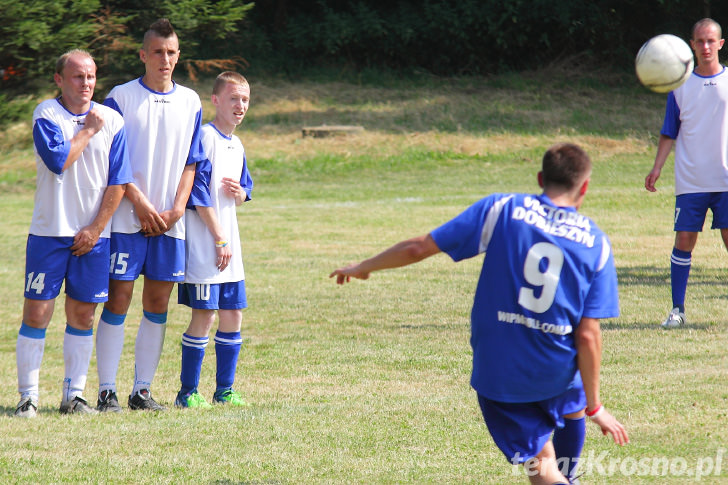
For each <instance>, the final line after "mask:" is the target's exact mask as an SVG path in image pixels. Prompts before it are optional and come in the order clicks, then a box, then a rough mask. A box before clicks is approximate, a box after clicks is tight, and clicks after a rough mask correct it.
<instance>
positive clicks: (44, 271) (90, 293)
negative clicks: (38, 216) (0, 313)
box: [24, 234, 109, 303]
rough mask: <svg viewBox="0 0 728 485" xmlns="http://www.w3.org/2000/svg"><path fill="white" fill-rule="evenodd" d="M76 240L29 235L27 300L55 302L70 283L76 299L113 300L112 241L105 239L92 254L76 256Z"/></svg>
mask: <svg viewBox="0 0 728 485" xmlns="http://www.w3.org/2000/svg"><path fill="white" fill-rule="evenodd" d="M71 246H73V238H72V237H47V236H34V235H32V234H31V235H29V236H28V242H27V244H26V246H25V293H24V295H25V297H26V298H29V299H31V300H52V299H54V298H56V297H57V296H58V294H59V293H60V292H61V285H62V284H63V282H64V280H65V282H66V294H67V295H68V296H70V297H71V298H73V299H74V300H78V301H83V302H87V303H100V302H104V301H106V300H108V299H109V274H108V273H107V272H106V271H107V268H108V264H109V238H107V237H101V238H99V240H98V241H97V242H96V245H95V246H94V247H93V249H92V250H91V251H89V252H88V253H86V254H84V255H83V256H74V255H73V254H71V251H70V250H69V248H70V247H71Z"/></svg>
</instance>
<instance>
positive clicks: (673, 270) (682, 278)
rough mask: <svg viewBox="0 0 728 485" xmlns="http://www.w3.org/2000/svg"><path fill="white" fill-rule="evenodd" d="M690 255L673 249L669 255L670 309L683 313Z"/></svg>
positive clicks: (690, 260)
mask: <svg viewBox="0 0 728 485" xmlns="http://www.w3.org/2000/svg"><path fill="white" fill-rule="evenodd" d="M691 263H692V258H691V253H689V252H687V251H680V250H679V249H677V248H673V250H672V254H671V255H670V281H671V283H672V307H673V308H675V307H677V308H679V309H680V311H681V312H684V311H685V291H686V290H687V287H688V277H689V276H690V265H691Z"/></svg>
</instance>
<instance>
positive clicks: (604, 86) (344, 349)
mask: <svg viewBox="0 0 728 485" xmlns="http://www.w3.org/2000/svg"><path fill="white" fill-rule="evenodd" d="M552 78H553V76H551V77H548V76H545V75H544V76H543V77H538V75H537V74H530V75H528V76H523V77H513V76H512V75H509V76H504V77H503V78H493V79H487V80H478V79H460V80H458V79H455V80H442V81H440V80H429V81H427V82H423V83H422V84H417V85H414V86H412V87H409V88H408V87H407V86H403V85H398V84H395V85H393V86H392V87H387V86H371V85H365V86H360V85H352V84H345V83H333V82H332V83H321V84H313V83H306V82H301V83H297V84H291V83H276V82H271V83H270V84H266V81H265V80H253V82H252V87H253V104H252V107H251V109H250V112H249V114H248V117H249V118H248V119H247V120H246V122H245V124H244V127H243V128H242V129H241V130H239V134H240V135H241V137H242V139H243V141H244V143H245V145H246V148H247V150H248V154H249V163H250V164H251V170H252V172H253V176H254V178H255V182H256V189H255V192H254V194H253V195H254V198H253V201H252V202H250V203H246V204H245V205H244V207H243V209H242V210H240V211H239V220H240V225H241V237H242V241H243V253H244V259H245V265H246V283H247V287H248V291H249V295H248V297H249V304H250V308H248V309H247V310H245V312H244V319H243V335H244V338H245V344H244V348H243V351H242V354H241V359H240V362H239V366H238V381H237V385H236V387H237V389H238V390H239V391H240V392H241V393H242V394H243V396H244V397H245V398H246V400H248V401H250V402H252V403H253V406H252V407H250V408H246V409H230V408H220V407H216V408H214V409H212V410H210V411H208V412H194V411H192V412H190V411H189V410H188V411H180V410H176V409H170V410H169V411H168V412H166V413H163V414H160V415H147V414H138V413H131V412H129V411H125V412H124V413H122V414H121V415H116V416H98V417H81V418H79V417H68V416H60V415H59V414H58V413H57V411H56V408H57V406H58V404H59V400H60V389H61V381H62V377H63V362H62V339H63V327H64V321H65V320H64V316H63V299H62V298H60V299H59V301H58V303H57V305H56V312H55V315H54V317H53V321H52V323H51V326H50V328H49V330H48V338H47V344H46V350H45V356H44V361H43V367H42V369H41V415H40V417H39V418H38V419H36V420H32V421H23V420H16V419H14V418H12V417H11V414H12V412H13V410H14V407H15V404H16V402H17V394H16V392H15V389H16V371H15V355H14V349H15V339H16V336H17V330H18V326H19V324H20V319H21V313H22V285H23V277H22V274H23V264H24V243H25V237H26V232H27V227H28V224H29V222H30V217H31V214H32V204H33V190H32V185H31V184H30V182H31V181H32V174H33V171H34V164H33V160H32V152H31V151H30V150H29V149H28V148H27V146H26V147H23V146H20V147H19V148H18V149H16V150H14V151H13V152H12V154H11V156H10V157H7V158H6V157H4V159H3V160H2V161H0V185H1V186H2V188H3V194H4V195H3V197H2V198H0V211H2V213H3V214H4V216H3V218H2V220H0V291H2V294H4V295H5V298H4V300H3V301H4V305H2V306H0V318H1V319H2V321H3V322H4V323H5V324H4V325H3V326H2V327H0V328H1V329H0V389H3V392H2V393H1V394H0V423H1V425H2V429H3V431H4V438H3V444H4V446H3V447H2V450H0V479H2V480H3V481H4V482H10V483H28V482H30V483H49V482H56V483H77V482H83V483H98V482H103V481H106V480H110V481H112V482H115V483H133V482H136V481H143V482H150V483H180V482H182V483H187V482H202V483H220V484H225V483H392V482H396V483H403V482H409V483H493V484H503V483H514V482H515V483H519V482H521V483H525V479H524V478H522V477H521V478H519V477H518V476H517V475H514V474H513V471H512V468H511V466H510V465H509V464H508V463H507V462H506V461H505V459H504V458H503V457H502V455H501V454H500V452H499V451H498V450H497V449H496V448H495V446H494V445H493V443H492V442H491V439H490V437H489V435H488V432H487V429H486V428H485V425H484V424H483V422H482V418H481V416H480V412H479V409H478V406H477V401H476V399H475V395H474V392H473V391H472V390H471V389H470V388H469V385H468V381H469V373H470V359H471V352H470V347H469V343H468V338H469V324H468V314H469V309H470V305H471V299H472V293H473V290H474V287H475V280H476V278H477V275H478V273H479V271H480V263H481V261H480V258H475V259H474V260H470V261H467V262H463V263H459V264H454V263H452V262H451V261H450V260H449V259H448V258H446V257H445V256H443V255H438V256H436V257H433V258H431V259H429V260H426V261H424V262H422V263H420V264H418V265H415V266H411V267H408V268H402V269H399V270H394V271H385V272H381V273H377V274H374V275H373V276H372V278H371V279H370V280H369V281H366V282H362V281H355V282H353V283H351V284H350V285H348V286H346V287H338V286H336V285H335V284H334V282H333V281H331V280H330V279H329V278H328V274H329V272H330V271H331V270H333V269H334V268H336V267H338V266H340V265H342V264H345V263H347V262H350V261H355V260H359V259H361V258H364V257H368V256H370V255H372V254H373V253H375V252H377V251H379V250H381V249H383V248H384V247H386V246H389V245H391V244H393V243H395V242H397V241H399V240H401V239H403V238H406V237H410V236H414V235H417V234H421V233H425V232H427V231H429V230H431V229H432V228H433V227H435V226H437V225H439V224H440V223H442V222H444V221H445V220H447V219H448V218H450V217H452V216H454V215H456V214H457V213H459V211H460V210H462V209H463V208H465V207H466V206H467V205H468V204H469V203H471V202H474V201H475V200H477V199H478V198H480V197H482V196H483V195H485V194H488V193H490V192H494V191H515V190H518V191H535V190H536V187H537V186H536V176H535V174H536V171H537V170H538V167H539V163H540V156H541V154H542V153H543V151H544V150H545V148H546V147H547V146H548V145H549V144H551V142H553V141H555V140H571V141H576V142H578V143H580V144H582V145H583V146H584V147H585V148H586V149H587V150H588V151H589V153H590V154H591V155H592V158H593V159H594V162H595V169H594V175H593V177H592V184H591V186H590V192H589V194H588V196H587V200H586V203H585V206H584V208H583V212H585V213H586V214H587V215H589V216H591V217H593V218H594V219H595V220H596V221H597V222H598V223H599V225H600V226H601V227H602V228H603V229H604V230H605V231H607V232H608V234H610V236H611V238H612V243H613V246H614V251H615V257H616V263H617V270H618V273H619V278H620V285H621V286H620V297H621V310H622V315H621V316H620V317H619V318H616V319H613V320H610V321H605V322H603V329H604V357H603V379H602V398H603V400H604V402H605V405H606V406H607V407H608V408H609V409H610V410H612V411H613V413H614V414H615V415H616V416H618V417H619V419H620V420H622V422H623V423H624V424H625V425H626V426H627V428H628V431H629V432H630V437H631V440H632V442H631V443H630V444H629V445H628V446H626V447H624V448H618V447H616V446H615V445H613V444H612V443H611V442H610V441H609V440H608V439H607V438H604V437H603V436H601V434H600V433H599V432H598V430H597V429H596V427H595V426H593V425H589V430H588V436H587V442H586V446H585V450H584V454H585V456H587V457H589V456H591V457H593V459H594V460H596V457H598V456H600V454H601V453H607V458H606V459H604V460H603V461H602V462H597V463H596V465H602V466H604V467H605V470H604V471H603V472H601V473H599V472H598V470H599V469H598V467H596V466H595V463H594V461H593V460H592V465H593V467H592V473H590V474H589V475H588V476H586V477H584V479H583V480H582V483H589V484H592V483H594V484H597V483H604V484H606V483H656V484H663V483H675V484H677V483H685V482H686V481H687V482H690V481H691V480H690V479H687V480H686V477H685V476H681V475H679V473H678V472H679V471H680V469H679V468H675V467H674V468H673V472H670V471H669V470H667V473H666V474H662V475H660V474H657V475H656V476H645V475H644V474H640V473H638V472H640V470H639V469H635V468H633V467H634V466H636V465H637V464H638V463H640V460H643V462H642V463H644V460H653V459H660V458H666V459H668V460H670V461H671V463H673V465H675V463H677V465H679V463H678V462H677V461H676V460H678V461H679V460H685V464H686V466H687V467H688V469H690V470H693V469H695V468H696V466H697V465H698V463H702V464H703V465H705V464H706V460H707V459H708V458H716V457H717V456H718V454H719V453H720V451H719V450H721V449H725V448H726V443H728V431H727V430H728V411H726V410H727V409H728V391H727V390H726V385H725V383H726V375H727V374H728V352H727V351H726V349H728V332H726V325H727V322H728V308H727V307H728V305H727V303H728V298H727V292H726V289H725V281H726V275H727V273H726V267H727V266H728V265H727V264H726V261H727V259H726V254H725V249H724V248H723V247H722V243H721V242H720V238H719V237H718V235H717V234H716V233H715V232H714V231H706V232H705V233H703V235H702V236H701V238H700V241H699V243H698V247H697V249H696V251H695V253H694V255H693V262H694V264H693V271H692V275H691V284H690V286H689V288H688V297H687V309H688V319H689V324H688V325H687V327H686V328H684V329H680V330H676V331H669V332H668V331H663V330H661V329H660V328H659V322H660V321H661V320H662V319H664V317H665V316H666V314H667V311H668V310H669V306H670V288H669V252H670V249H671V247H672V238H673V234H672V230H671V219H672V210H673V209H672V207H673V191H672V171H671V169H670V168H666V170H665V173H664V174H663V177H662V179H661V180H660V183H659V184H658V185H659V188H660V191H659V192H657V193H656V194H650V193H647V192H646V191H645V190H644V188H643V181H644V176H645V175H646V174H647V172H648V171H649V169H650V167H651V165H652V159H653V157H654V144H655V133H656V132H657V130H658V129H659V124H660V119H661V115H662V109H663V99H662V97H660V96H657V95H652V94H649V93H646V92H645V91H644V90H641V89H638V88H636V87H629V86H628V87H624V85H623V84H624V83H622V84H619V83H610V82H608V81H609V79H608V78H607V79H606V81H604V82H598V81H595V80H588V79H587V80H575V81H574V82H573V84H572V85H567V84H564V83H563V82H562V81H561V80H560V79H558V78H555V79H552ZM208 87H209V86H208V84H203V85H201V86H198V88H199V89H200V90H201V92H202V93H203V98H206V96H205V95H204V92H206V89H207V88H208ZM428 100H429V101H428ZM206 107H207V106H206ZM208 115H209V109H208ZM323 122H327V123H328V124H338V123H356V124H361V125H363V126H364V127H365V128H366V132H365V133H364V134H362V135H359V136H354V137H348V138H347V137H344V138H332V139H311V138H301V134H300V133H301V132H300V128H301V126H303V125H309V124H320V123H323ZM458 125H460V127H458ZM21 145H22V144H21ZM668 165H669V164H668ZM140 312H141V309H140V301H139V295H138V294H137V295H135V299H134V302H133V304H132V309H131V310H130V315H129V318H128V319H127V322H128V323H127V332H126V337H125V350H124V355H123V357H122V363H121V367H120V372H119V379H118V384H119V388H120V394H121V397H122V400H123V401H125V394H127V393H128V392H129V388H130V386H131V383H132V379H133V348H134V338H135V335H136V329H137V325H138V320H139V317H140ZM188 319H189V310H188V309H185V308H183V307H180V306H178V305H176V304H173V305H171V307H170V314H169V322H170V323H169V325H168V329H167V338H166V341H165V346H164V353H163V357H162V362H161V364H160V368H159V370H158V373H157V377H156V380H155V383H154V393H155V396H156V397H157V398H158V399H159V400H160V401H162V402H163V403H165V404H167V405H171V404H172V402H173V400H174V396H175V393H176V391H177V387H178V382H179V358H180V351H179V347H180V337H181V334H182V332H183V331H184V329H185V327H186V324H187V321H188ZM208 350H209V351H208V356H207V358H206V360H205V363H204V366H203V371H202V381H201V392H202V393H203V394H204V395H205V396H206V397H207V398H208V399H209V398H210V397H211V395H212V392H213V387H214V350H213V348H212V346H210V347H209V349H208ZM97 383H98V381H97V377H96V372H95V357H94V360H93V361H92V365H91V369H90V375H89V377H88V384H87V396H88V397H89V398H91V397H92V396H94V393H95V389H96V386H97ZM726 453H728V452H726ZM609 460H611V462H612V465H613V469H612V470H611V472H610V469H609V468H608V465H609V463H610V461H609ZM701 460H702V461H701ZM649 463H652V462H649ZM620 464H621V466H622V471H620ZM677 465H675V466H677ZM614 467H616V468H614ZM625 471H626V474H625ZM642 471H644V470H642ZM657 471H658V472H659V471H661V469H658V470H657ZM630 472H631V473H630ZM703 482H704V483H728V458H725V457H724V459H723V466H722V468H721V472H720V474H719V476H709V477H703Z"/></svg>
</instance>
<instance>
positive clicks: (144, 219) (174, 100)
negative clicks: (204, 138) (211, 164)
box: [96, 19, 205, 412]
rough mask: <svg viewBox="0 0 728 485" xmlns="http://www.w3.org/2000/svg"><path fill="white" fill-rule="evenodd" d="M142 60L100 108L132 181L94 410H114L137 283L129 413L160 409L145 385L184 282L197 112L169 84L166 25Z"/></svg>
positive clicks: (175, 44)
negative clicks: (113, 128)
mask: <svg viewBox="0 0 728 485" xmlns="http://www.w3.org/2000/svg"><path fill="white" fill-rule="evenodd" d="M139 57H140V59H141V61H142V62H143V63H144V68H145V73H144V75H143V76H142V77H140V78H137V79H134V80H132V81H129V82H127V83H126V84H122V85H119V86H116V87H115V88H113V89H112V90H111V92H110V93H109V95H108V96H107V98H106V100H105V101H104V104H107V105H108V106H111V107H113V108H114V109H116V110H117V111H118V112H119V113H121V115H122V116H123V117H124V121H125V123H126V129H127V135H128V146H129V157H130V160H131V166H132V171H133V173H134V182H133V183H131V184H129V185H128V187H127V191H126V196H125V197H124V199H123V200H122V201H121V204H119V209H118V210H117V211H116V213H115V214H114V217H113V219H112V227H111V231H112V237H111V267H110V270H109V271H110V278H111V281H110V283H109V301H108V302H107V303H106V305H104V310H103V312H102V313H101V318H100V320H99V328H98V332H97V337H96V348H97V355H98V359H97V364H98V366H97V367H98V373H99V396H98V401H97V408H98V409H99V410H100V411H104V412H107V411H113V412H118V411H121V406H120V405H119V402H118V398H117V389H116V375H117V371H118V367H119V360H120V357H121V352H122V347H123V342H124V322H125V319H126V316H127V312H128V310H129V305H130V303H131V299H132V296H133V292H134V282H135V280H136V279H137V278H138V277H139V276H140V275H142V274H143V275H144V288H143V292H142V308H143V315H142V317H141V321H140V323H139V330H138V332H137V337H136V344H135V363H134V384H133V387H132V390H131V393H130V395H129V401H128V403H129V408H130V409H132V410H154V411H159V410H163V409H164V407H163V406H162V405H160V404H159V403H157V402H156V401H155V400H154V399H153V398H152V393H151V385H152V380H153V379H154V375H155V373H156V370H157V365H158V364H159V359H160V357H161V354H162V346H163V343H164V335H165V332H166V323H167V309H168V305H169V298H170V295H171V292H172V289H173V287H174V284H175V282H181V281H183V280H184V276H185V241H184V238H185V224H184V218H183V216H184V212H185V206H186V204H187V199H188V198H189V194H190V190H191V188H192V184H193V180H194V176H195V165H196V163H197V162H199V161H202V160H204V159H205V154H204V152H203V151H202V145H201V143H200V128H201V119H202V104H201V103H200V98H199V96H197V93H195V92H194V91H193V90H192V89H189V88H186V87H184V86H180V85H179V84H177V83H175V82H174V81H173V80H172V74H173V72H174V68H175V66H176V64H177V61H178V60H179V40H178V39H177V34H176V33H175V31H174V29H173V28H172V25H171V24H170V22H169V20H167V19H160V20H158V21H156V22H154V23H153V24H152V25H151V26H150V28H149V30H147V32H146V33H145V35H144V40H143V44H142V48H141V50H140V51H139Z"/></svg>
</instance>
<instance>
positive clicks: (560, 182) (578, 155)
mask: <svg viewBox="0 0 728 485" xmlns="http://www.w3.org/2000/svg"><path fill="white" fill-rule="evenodd" d="M591 167H592V165H591V160H590V159H589V155H587V154H586V152H585V151H584V150H582V149H581V148H580V147H579V146H577V145H574V144H573V143H557V144H556V145H553V146H552V147H551V148H549V149H548V150H546V153H545V154H544V156H543V165H542V173H543V184H544V188H546V187H554V186H555V187H563V188H564V189H566V190H571V189H573V188H574V187H575V186H576V185H577V184H578V183H580V182H581V181H582V180H583V178H584V176H585V175H588V174H589V173H590V172H591Z"/></svg>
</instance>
